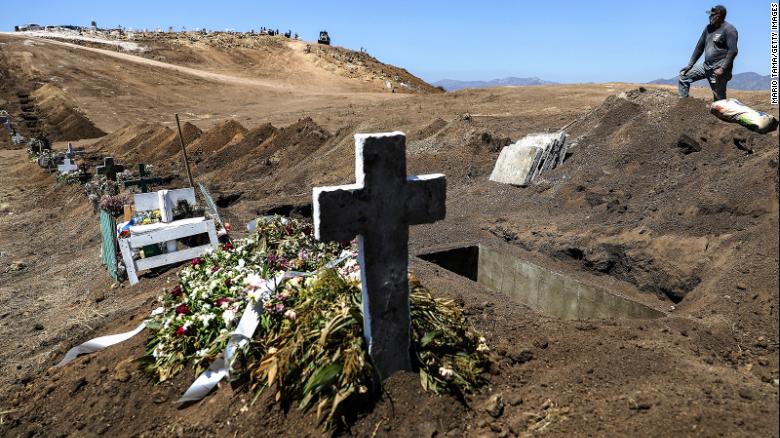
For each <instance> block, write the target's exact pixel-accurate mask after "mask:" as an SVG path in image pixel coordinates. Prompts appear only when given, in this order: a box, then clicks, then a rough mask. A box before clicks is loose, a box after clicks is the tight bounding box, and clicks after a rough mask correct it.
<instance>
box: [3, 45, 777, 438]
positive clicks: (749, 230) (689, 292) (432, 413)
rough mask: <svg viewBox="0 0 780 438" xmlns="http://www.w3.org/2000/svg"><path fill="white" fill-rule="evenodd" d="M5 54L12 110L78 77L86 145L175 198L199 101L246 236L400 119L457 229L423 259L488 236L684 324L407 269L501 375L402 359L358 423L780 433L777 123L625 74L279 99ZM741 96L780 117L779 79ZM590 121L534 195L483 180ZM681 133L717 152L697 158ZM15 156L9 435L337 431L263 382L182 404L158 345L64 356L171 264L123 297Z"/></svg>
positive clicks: (76, 203)
mask: <svg viewBox="0 0 780 438" xmlns="http://www.w3.org/2000/svg"><path fill="white" fill-rule="evenodd" d="M0 42H3V43H5V44H3V45H0V61H2V63H3V64H2V66H0V67H2V70H0V73H2V74H3V79H4V82H3V84H4V86H3V89H2V94H1V95H0V99H3V101H4V102H5V104H6V105H8V106H9V107H11V108H12V109H14V108H15V107H14V106H15V105H17V106H18V105H19V104H18V102H17V97H16V94H15V93H16V92H17V91H19V90H20V89H25V90H27V91H29V92H30V93H32V92H33V91H34V90H36V89H39V88H40V87H41V86H42V85H47V86H56V87H57V89H59V90H62V93H63V94H64V96H66V97H67V99H66V101H67V102H69V103H70V106H71V107H76V108H77V109H78V112H79V113H80V114H82V115H83V116H84V117H85V118H86V119H88V120H89V121H91V122H94V124H95V126H96V127H98V128H99V129H102V130H104V131H106V132H109V135H107V136H105V137H103V138H101V139H99V140H97V141H95V140H90V141H75V142H74V143H75V145H76V146H83V147H85V148H86V150H87V152H88V156H87V159H89V160H93V161H97V160H99V159H100V158H101V157H102V156H105V155H113V156H114V157H116V158H117V159H118V160H120V162H123V163H124V164H127V165H132V164H135V163H138V162H145V163H147V164H154V165H155V166H156V167H157V170H156V171H157V172H158V173H159V174H161V175H166V176H168V175H170V176H172V177H174V180H173V182H172V184H171V187H175V186H180V185H182V184H184V178H183V177H182V175H183V169H182V166H181V164H180V159H179V155H178V154H179V150H178V149H177V143H176V141H177V140H176V137H175V135H174V134H173V133H174V131H173V130H171V123H170V121H171V115H172V113H173V112H180V113H182V114H191V115H188V116H187V117H185V120H187V121H189V122H192V123H193V126H192V127H188V128H186V131H187V132H188V133H187V134H186V135H185V137H187V139H188V140H190V141H188V146H187V147H188V150H189V151H190V153H191V156H192V159H193V171H194V174H195V177H196V179H197V180H198V181H203V182H204V183H206V185H207V186H208V187H209V189H210V190H211V191H212V194H213V195H214V196H215V198H217V199H218V202H219V203H220V204H221V207H222V212H223V214H224V215H225V216H226V217H228V218H229V220H230V221H231V222H233V223H234V224H235V228H236V229H237V230H240V229H241V228H242V227H243V224H244V223H245V222H247V221H249V220H250V219H252V218H253V217H255V216H256V215H258V214H260V213H262V212H265V211H268V210H271V209H274V208H276V209H281V210H285V209H286V210H291V209H293V207H294V206H304V207H305V205H306V204H308V203H310V202H311V188H312V186H316V185H323V184H336V183H346V182H351V181H353V177H354V144H353V140H352V134H354V133H356V132H377V131H388V130H402V131H404V132H406V133H407V136H408V140H407V141H408V145H407V149H408V151H407V155H408V168H409V173H410V174H416V173H430V172H442V173H445V174H446V175H447V177H448V202H447V208H448V214H447V218H446V219H445V220H444V221H441V222H439V223H436V224H431V225H424V226H418V227H414V228H413V229H412V233H411V248H412V251H413V253H414V254H421V253H424V252H429V251H431V250H434V249H439V248H446V247H452V246H457V245H464V244H474V243H480V244H483V245H488V246H491V247H493V248H496V249H498V250H500V251H502V252H505V253H506V254H509V255H514V256H518V257H521V258H524V259H527V260H530V261H533V262H535V263H537V264H540V265H543V266H545V267H548V268H550V269H553V270H556V271H558V272H562V273H566V274H567V275H571V276H573V277H576V278H578V279H581V280H583V281H587V282H590V283H593V284H596V285H601V286H603V287H606V288H608V289H610V290H613V291H616V292H619V293H620V294H621V295H626V296H629V297H631V298H632V299H634V300H636V301H640V302H643V303H645V304H647V305H649V306H652V307H654V308H657V309H660V310H663V311H664V312H666V313H667V316H666V317H663V318H660V319H655V320H592V321H561V320H557V319H555V318H552V317H549V316H546V315H544V314H541V313H539V312H538V311H536V310H534V309H530V308H528V307H526V306H524V305H521V304H518V303H516V302H513V301H512V300H510V299H508V298H507V297H506V296H503V295H501V294H499V293H496V292H493V291H490V290H488V289H485V288H484V287H482V286H480V285H478V284H477V283H474V282H471V281H469V280H466V279H464V278H462V277H459V276H457V275H455V274H453V273H451V272H448V271H446V270H444V269H442V268H440V267H438V266H436V265H433V264H430V263H427V262H424V261H422V260H421V259H419V258H416V257H412V259H411V265H412V268H413V269H414V270H415V272H416V273H417V275H418V276H419V277H420V278H421V280H422V281H423V283H424V284H426V285H427V286H429V287H430V288H431V289H432V290H433V291H434V292H435V293H436V294H438V295H441V296H448V297H453V298H456V299H457V300H458V302H459V303H460V304H461V305H462V306H463V307H464V308H465V310H466V312H467V314H468V319H469V321H470V322H471V323H472V324H473V325H474V326H475V327H476V328H477V329H478V330H480V331H482V332H483V333H484V334H485V336H486V337H487V339H488V342H489V344H490V345H491V346H492V347H493V350H494V352H495V355H494V360H495V364H494V366H493V367H492V369H491V373H490V374H491V376H490V385H489V386H488V387H487V388H485V390H484V391H483V392H482V393H479V394H475V395H473V396H469V397H468V398H467V399H466V400H465V401H463V402H461V401H458V400H455V399H453V398H449V397H437V396H433V395H430V394H426V393H424V392H422V390H421V389H420V386H419V383H418V382H417V378H416V376H415V375H413V374H404V373H401V374H398V375H395V376H393V377H392V378H390V379H389V380H388V381H387V382H386V385H385V386H386V394H385V396H384V397H383V398H382V399H381V400H379V401H377V404H376V405H375V406H373V407H372V408H371V409H368V410H366V411H365V412H362V413H361V414H360V415H359V417H358V419H357V420H356V421H355V423H354V425H353V426H352V428H351V429H350V430H348V431H346V432H344V433H346V434H352V435H355V436H372V435H377V436H519V435H524V434H531V433H533V431H532V430H530V429H529V422H528V420H529V418H536V419H537V420H538V419H541V420H540V421H538V422H536V423H533V424H536V427H537V428H540V429H543V430H541V431H537V433H540V434H546V435H551V436H658V435H674V436H751V437H752V436H778V429H777V424H778V386H777V379H778V357H777V351H778V314H777V311H778V292H777V291H778V146H777V145H778V135H777V133H776V132H775V133H772V134H768V135H758V134H754V133H751V132H749V131H747V130H745V129H744V128H742V127H740V126H737V125H731V124H726V123H723V122H721V121H719V120H717V119H715V118H714V117H713V116H711V115H709V114H708V112H707V109H708V108H707V103H708V102H707V101H705V100H703V99H708V98H709V97H710V96H709V92H707V91H706V90H694V95H695V96H696V97H697V99H687V100H679V99H677V98H676V97H675V96H673V95H672V94H670V88H668V87H647V88H643V89H642V90H640V89H639V88H638V86H637V85H631V84H603V85H571V86H545V87H519V88H501V89H484V90H465V91H462V92H458V93H447V94H422V95H414V94H406V95H399V94H398V93H396V94H391V93H386V92H384V93H383V92H377V91H376V89H375V88H374V85H372V84H369V85H368V86H366V87H364V89H363V91H360V90H350V89H340V91H339V92H333V91H332V89H331V87H330V85H331V84H333V83H336V82H340V81H342V79H338V80H333V81H331V79H332V78H331V76H332V74H331V73H332V72H331V73H328V74H327V75H325V74H323V75H322V77H321V80H322V84H321V89H322V90H327V91H322V92H317V91H316V88H317V87H313V88H314V90H313V91H312V89H303V90H301V91H299V90H298V89H297V88H295V87H293V89H292V90H289V91H288V90H285V91H279V90H275V89H274V90H270V89H269V88H268V87H263V86H257V85H255V84H239V83H220V82H219V81H215V80H212V79H208V80H207V79H204V78H203V77H202V76H197V75H191V74H188V73H187V72H185V71H181V70H171V69H169V68H158V66H155V65H149V64H145V63H143V62H136V61H135V60H126V59H117V58H115V57H112V56H107V55H105V54H103V53H99V52H94V51H87V50H84V49H83V48H80V47H67V46H62V45H59V44H50V43H48V42H40V41H33V42H32V43H26V40H25V39H19V38H7V37H2V36H0ZM198 50H205V49H202V48H199V49H198ZM221 50H224V49H221ZM205 53H210V52H208V51H206V52H205ZM215 53H216V52H215ZM219 53H222V52H219ZM161 56H162V55H161ZM213 56H217V55H213ZM220 56H222V55H220ZM257 56H260V55H257ZM199 59H200V58H199ZM203 59H206V58H203ZM258 59H259V58H258ZM168 60H169V61H171V60H170V59H168ZM200 62H201V61H198V63H200ZM188 68H196V67H193V66H192V65H188ZM211 68H212V69H215V68H217V67H211ZM218 68H225V67H224V66H223V65H222V64H220V66H219V67H218ZM220 74H233V73H231V72H225V71H223V72H221V73H220ZM239 76H241V75H240V74H239ZM328 78H331V79H328ZM342 78H343V77H342ZM284 80H289V78H288V79H284ZM279 81H282V79H279ZM350 87H357V86H355V85H354V83H353V85H350ZM358 88H360V87H358ZM44 91H45V90H44ZM51 93H54V92H53V91H51ZM39 94H41V93H40V92H39ZM731 95H732V96H734V97H738V98H739V99H741V100H742V101H744V102H746V103H748V104H749V105H752V106H754V107H756V108H758V109H763V110H767V111H770V112H772V113H773V114H774V115H775V116H777V108H771V107H769V105H768V101H769V97H768V94H767V93H756V92H732V93H731ZM0 103H2V102H0ZM41 111H45V108H44V109H42V110H41ZM574 120H577V122H576V123H575V124H574V125H572V126H571V128H570V129H569V131H568V132H569V134H570V141H571V142H573V143H576V146H575V147H573V149H572V150H571V152H572V155H571V156H570V157H569V158H568V159H567V160H566V162H565V163H564V164H563V165H562V166H561V167H559V168H558V169H555V170H554V171H553V172H551V173H549V174H546V175H545V176H544V178H543V180H542V181H540V182H539V183H538V184H536V185H534V186H531V187H528V188H517V187H510V186H504V185H499V184H495V183H491V182H490V181H488V175H489V173H490V171H491V169H492V167H493V164H494V162H495V159H496V158H497V156H498V153H499V151H500V148H501V147H502V146H503V145H505V144H507V142H508V141H510V140H511V141H514V140H517V139H518V138H520V137H522V136H523V135H525V134H528V133H531V132H538V131H544V130H557V129H559V128H560V127H562V126H564V125H566V124H567V123H569V122H571V121H574ZM201 131H202V132H201ZM682 134H685V135H688V136H689V137H691V138H692V139H694V140H696V141H697V143H698V144H699V146H700V148H699V149H700V150H698V151H691V150H687V149H685V148H681V147H680V146H679V145H678V143H679V139H680V136H681V135H682ZM62 140H77V138H63V139H62ZM55 148H59V149H62V148H64V143H57V144H56V145H55ZM0 167H1V168H2V169H3V171H2V172H0V236H1V238H0V306H1V310H0V332H1V333H2V335H1V336H0V351H1V352H2V353H0V367H1V368H2V370H3V373H2V374H1V375H0V387H1V388H2V391H0V433H1V434H2V435H3V436H94V435H111V436H141V435H144V436H172V435H175V436H206V435H225V436H227V435H237V436H258V435H260V436H271V435H301V436H307V435H312V436H316V435H319V430H318V428H317V426H316V424H315V420H314V415H313V414H311V413H310V414H301V413H299V412H297V411H295V410H291V411H289V412H284V411H282V410H281V409H280V408H279V407H278V405H276V404H274V403H273V402H272V400H268V399H266V398H264V397H261V398H260V399H259V400H258V401H257V403H255V404H254V405H252V406H249V407H248V409H247V408H246V407H245V406H246V404H247V402H248V401H249V400H251V398H252V397H253V394H250V393H248V392H247V390H246V388H243V387H240V386H238V387H235V388H231V387H230V386H229V385H224V386H223V387H222V388H220V389H219V390H217V391H216V392H215V393H214V394H212V395H210V396H209V397H208V398H207V399H206V400H204V401H203V402H201V403H199V404H196V405H193V406H189V407H186V408H184V409H177V408H175V407H174V406H173V405H172V403H171V402H172V401H173V400H175V399H176V398H177V397H178V396H179V395H180V394H181V393H182V392H183V390H184V389H185V388H186V387H187V386H188V385H189V383H190V382H191V380H192V379H193V378H194V375H192V374H191V373H183V375H181V376H178V377H177V378H176V379H174V380H173V381H172V382H166V383H165V384H162V385H153V384H152V383H151V382H150V381H149V380H148V378H146V377H145V376H144V375H143V374H142V373H141V372H140V371H139V370H138V368H137V366H136V364H135V363H134V362H132V359H134V358H137V357H139V356H140V355H141V354H142V351H143V346H144V336H143V335H139V336H137V337H136V338H134V339H132V340H130V341H127V342H126V343H124V344H121V345H118V346H115V347H112V348H110V349H108V350H105V351H103V352H100V353H97V354H94V355H91V356H88V357H83V358H80V359H78V360H77V361H76V362H75V363H73V364H71V365H69V366H67V367H64V368H61V369H54V368H51V367H52V365H54V364H55V363H56V362H57V361H58V360H59V359H60V358H61V357H62V355H63V354H64V352H65V351H66V350H67V349H68V348H70V347H71V346H73V345H75V344H77V343H79V342H82V341H84V340H86V339H89V338H91V337H94V336H96V335H103V334H108V333H116V332H119V331H124V330H129V329H131V328H133V327H134V326H136V325H137V324H138V323H139V322H140V321H141V320H142V319H143V318H144V317H145V316H146V315H148V313H149V311H150V310H151V309H152V308H154V307H155V299H156V296H157V295H158V294H159V293H160V292H161V289H162V288H163V287H165V285H166V281H168V278H171V277H172V276H173V275H175V272H176V268H171V269H170V270H168V271H166V272H163V273H161V274H160V275H157V276H151V275H146V276H144V277H142V279H141V283H140V284H139V285H137V286H135V287H129V286H128V285H127V284H126V283H125V284H123V285H120V286H112V285H111V282H110V281H109V278H108V276H107V274H106V273H105V270H104V269H103V268H102V267H101V266H100V262H99V240H100V237H99V230H98V220H97V216H96V215H95V214H94V213H93V212H92V210H91V208H90V207H89V205H88V203H87V201H86V199H85V197H84V196H83V195H82V193H81V191H80V189H79V188H78V187H77V186H58V185H56V184H55V182H54V177H53V176H52V175H49V174H47V173H46V172H45V171H43V170H42V169H40V168H38V167H37V166H35V165H34V164H33V163H31V162H29V161H28V160H27V159H26V153H25V152H24V150H11V149H0ZM303 210H305V208H304V209H303ZM299 211H301V209H299ZM236 235H239V236H240V235H241V232H240V231H237V232H236ZM496 394H500V395H501V396H502V398H503V400H504V403H505V407H504V409H503V412H502V413H501V414H500V415H498V416H497V417H494V416H491V415H489V414H488V412H487V411H486V410H485V407H486V404H489V401H490V399H491V398H492V397H494V396H495V395H496ZM542 426H544V427H542Z"/></svg>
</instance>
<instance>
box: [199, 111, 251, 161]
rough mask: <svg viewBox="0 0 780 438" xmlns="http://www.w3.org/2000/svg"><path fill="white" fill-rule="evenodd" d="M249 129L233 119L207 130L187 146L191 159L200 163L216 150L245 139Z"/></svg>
mask: <svg viewBox="0 0 780 438" xmlns="http://www.w3.org/2000/svg"><path fill="white" fill-rule="evenodd" d="M246 133H247V129H246V128H245V127H243V126H241V124H240V123H238V122H236V121H235V120H233V119H228V120H225V121H224V122H221V123H219V124H218V125H216V126H214V127H213V128H211V129H209V130H208V131H206V132H203V133H202V134H201V136H200V137H199V138H198V139H197V140H196V141H194V142H193V143H192V144H190V145H189V146H187V153H188V154H189V157H190V160H192V161H193V162H194V163H195V164H198V163H200V162H201V161H203V160H204V159H205V158H206V157H208V156H210V155H211V154H213V153H214V152H216V151H218V150H220V149H222V148H224V147H226V146H228V145H232V144H237V143H239V142H241V140H243V139H244V135H245V134H246Z"/></svg>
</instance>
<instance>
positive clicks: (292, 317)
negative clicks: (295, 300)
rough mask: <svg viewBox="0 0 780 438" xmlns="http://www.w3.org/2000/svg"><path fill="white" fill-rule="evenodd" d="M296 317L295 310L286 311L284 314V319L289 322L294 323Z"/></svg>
mask: <svg viewBox="0 0 780 438" xmlns="http://www.w3.org/2000/svg"><path fill="white" fill-rule="evenodd" d="M297 316H298V314H297V313H295V310H293V309H287V311H286V312H284V317H285V318H287V319H289V320H291V321H295V318H296V317H297Z"/></svg>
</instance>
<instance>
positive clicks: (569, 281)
mask: <svg viewBox="0 0 780 438" xmlns="http://www.w3.org/2000/svg"><path fill="white" fill-rule="evenodd" d="M418 257H420V258H421V259H423V260H426V261H429V262H431V263H435V264H437V265H439V266H441V267H442V268H444V269H447V270H448V271H451V272H454V273H455V274H458V275H460V276H462V277H466V278H468V279H469V280H472V281H475V282H477V283H479V284H481V285H482V286H484V287H487V288H488V289H492V290H494V291H496V292H500V293H502V294H504V295H507V296H508V297H509V298H511V299H512V300H514V301H516V302H520V303H522V304H525V305H527V306H530V307H532V308H534V309H537V310H539V311H541V312H542V313H545V314H547V315H549V316H553V317H557V318H560V319H566V320H582V319H608V318H615V319H654V318H660V317H662V316H665V314H664V313H663V312H661V311H659V310H656V309H653V308H652V307H649V306H646V305H644V304H641V303H638V302H636V301H632V300H629V299H627V298H624V297H621V296H618V295H615V294H612V293H610V292H609V291H608V290H606V289H603V288H600V287H597V286H593V285H589V284H585V283H583V282H580V281H578V280H576V279H574V278H571V277H568V276H566V275H564V274H560V273H558V272H554V271H551V270H549V269H546V268H543V267H541V266H538V265H535V264H533V263H530V262H528V261H525V260H522V259H520V258H517V257H513V256H510V255H508V254H503V253H501V252H498V251H496V250H494V249H492V248H488V247H485V246H482V245H473V246H466V247H460V248H454V249H449V250H446V251H438V252H432V253H427V254H421V255H419V256H418Z"/></svg>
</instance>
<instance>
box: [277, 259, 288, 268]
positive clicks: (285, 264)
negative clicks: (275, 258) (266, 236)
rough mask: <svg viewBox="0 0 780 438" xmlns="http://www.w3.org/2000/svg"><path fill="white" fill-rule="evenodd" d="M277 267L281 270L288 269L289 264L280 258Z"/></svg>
mask: <svg viewBox="0 0 780 438" xmlns="http://www.w3.org/2000/svg"><path fill="white" fill-rule="evenodd" d="M279 267H280V268H281V269H289V268H290V262H289V261H287V259H286V258H284V257H282V258H280V259H279Z"/></svg>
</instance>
